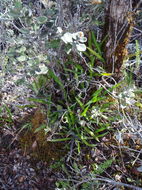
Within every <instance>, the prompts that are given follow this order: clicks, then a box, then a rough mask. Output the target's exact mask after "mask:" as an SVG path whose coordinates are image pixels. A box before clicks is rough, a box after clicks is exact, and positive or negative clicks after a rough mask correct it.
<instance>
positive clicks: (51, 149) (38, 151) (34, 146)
mask: <svg viewBox="0 0 142 190" xmlns="http://www.w3.org/2000/svg"><path fill="white" fill-rule="evenodd" d="M29 123H30V124H31V129H29V130H26V131H24V132H23V134H22V135H21V137H20V145H21V148H22V149H23V151H24V153H25V154H30V155H31V156H33V157H34V158H35V159H37V160H43V161H46V162H47V163H48V164H50V163H53V161H58V160H60V158H62V157H63V156H64V155H65V154H66V151H65V149H64V143H62V142H47V137H48V134H47V135H46V134H45V132H44V130H43V129H42V130H40V131H38V132H36V133H35V130H36V129H37V128H39V127H40V126H41V125H42V124H46V116H45V114H44V113H43V112H42V111H41V110H40V109H37V110H36V111H35V113H34V115H33V116H32V117H30V120H29Z"/></svg>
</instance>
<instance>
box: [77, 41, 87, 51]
mask: <svg viewBox="0 0 142 190" xmlns="http://www.w3.org/2000/svg"><path fill="white" fill-rule="evenodd" d="M76 48H77V50H78V51H86V45H85V44H80V43H79V44H76Z"/></svg>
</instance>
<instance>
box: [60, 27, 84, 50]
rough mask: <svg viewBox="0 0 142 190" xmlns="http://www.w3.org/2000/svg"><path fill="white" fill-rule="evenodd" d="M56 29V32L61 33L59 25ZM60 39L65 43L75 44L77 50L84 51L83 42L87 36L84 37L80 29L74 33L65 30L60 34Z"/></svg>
mask: <svg viewBox="0 0 142 190" xmlns="http://www.w3.org/2000/svg"><path fill="white" fill-rule="evenodd" d="M57 30H58V31H57V32H58V33H60V34H62V32H63V31H62V29H61V28H60V27H58V28H57ZM61 40H63V42H65V43H66V44H71V45H72V46H75V47H76V49H77V50H78V51H79V52H83V51H86V45H85V44H84V43H85V42H86V41H87V38H86V37H84V33H83V32H81V31H80V32H75V33H70V32H66V33H65V34H63V35H62V37H61ZM70 51H71V49H70V50H69V51H68V53H70Z"/></svg>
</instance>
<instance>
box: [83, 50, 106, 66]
mask: <svg viewBox="0 0 142 190" xmlns="http://www.w3.org/2000/svg"><path fill="white" fill-rule="evenodd" d="M87 49H88V50H89V51H90V52H91V53H92V55H95V56H96V57H97V58H98V59H99V60H100V61H102V62H103V63H104V62H105V60H104V58H103V57H102V56H101V55H100V54H99V53H97V52H96V51H94V50H92V49H90V48H89V47H87Z"/></svg>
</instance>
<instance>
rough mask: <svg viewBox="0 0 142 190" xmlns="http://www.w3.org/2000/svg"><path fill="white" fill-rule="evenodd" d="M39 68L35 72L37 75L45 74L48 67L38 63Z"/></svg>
mask: <svg viewBox="0 0 142 190" xmlns="http://www.w3.org/2000/svg"><path fill="white" fill-rule="evenodd" d="M39 68H40V71H39V72H38V71H36V72H35V73H36V74H37V75H41V74H42V75H45V74H47V72H48V68H47V67H46V66H45V65H44V64H41V65H39Z"/></svg>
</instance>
